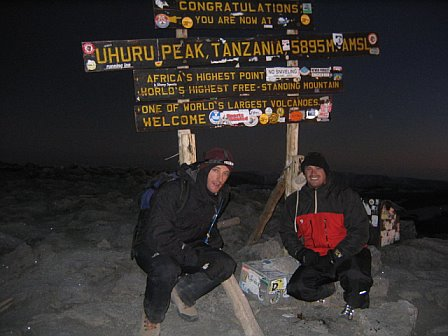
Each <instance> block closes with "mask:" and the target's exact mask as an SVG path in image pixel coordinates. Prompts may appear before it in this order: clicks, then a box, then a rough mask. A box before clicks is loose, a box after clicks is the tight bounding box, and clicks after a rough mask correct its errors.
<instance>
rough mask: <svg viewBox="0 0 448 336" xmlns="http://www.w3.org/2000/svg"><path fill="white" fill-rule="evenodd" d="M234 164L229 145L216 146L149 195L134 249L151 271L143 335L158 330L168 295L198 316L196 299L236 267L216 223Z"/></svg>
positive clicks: (186, 314)
mask: <svg viewBox="0 0 448 336" xmlns="http://www.w3.org/2000/svg"><path fill="white" fill-rule="evenodd" d="M233 165H234V163H233V158H232V155H231V153H230V152H229V151H228V150H225V149H222V148H213V149H211V150H209V151H208V152H207V153H206V154H205V158H204V161H202V162H198V163H196V164H193V165H190V166H187V165H182V166H181V169H180V171H179V176H180V178H179V179H176V180H174V181H171V182H167V183H165V184H164V185H162V186H161V187H160V188H159V189H158V190H157V192H156V193H155V194H154V196H153V198H152V199H151V209H150V211H147V212H146V213H145V215H144V217H143V221H144V228H145V229H144V232H143V235H144V236H143V237H144V238H143V242H142V243H141V244H140V245H139V246H137V247H136V253H135V259H136V261H137V264H138V265H139V266H140V267H141V268H142V269H143V270H144V271H145V273H146V274H147V283H146V291H145V298H144V304H143V306H144V313H145V315H144V318H145V321H144V324H143V326H142V330H141V335H145V336H149V335H151V336H155V335H159V334H160V324H161V322H163V320H164V318H165V313H166V311H167V310H168V308H169V305H170V300H171V301H173V303H174V304H175V305H176V306H177V311H178V313H179V315H180V316H181V317H182V318H183V319H185V320H187V321H195V320H197V319H198V313H197V311H196V309H195V307H194V305H195V302H196V300H198V299H199V298H200V297H202V296H203V295H205V294H207V293H209V292H210V291H211V290H213V289H214V288H215V287H217V286H218V285H219V284H221V283H222V282H223V281H225V280H226V279H228V278H229V277H230V276H231V275H232V274H233V272H234V271H235V267H236V262H235V261H234V260H233V259H232V257H230V256H229V255H228V254H226V253H225V252H224V251H222V250H221V248H222V247H223V240H222V238H221V235H220V233H219V231H218V228H217V226H216V222H217V218H218V217H219V215H220V214H221V213H222V211H223V209H224V208H225V206H226V204H227V202H228V199H229V187H228V186H227V185H226V184H225V183H226V181H227V179H228V178H229V176H230V172H231V170H232V168H233ZM182 184H184V185H185V184H187V187H186V188H187V189H188V196H187V197H188V198H187V201H186V203H185V205H184V206H183V207H182V208H181V209H180V210H179V195H180V194H181V191H182V188H183V186H182ZM184 188H185V187H184Z"/></svg>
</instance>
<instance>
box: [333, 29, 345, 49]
mask: <svg viewBox="0 0 448 336" xmlns="http://www.w3.org/2000/svg"><path fill="white" fill-rule="evenodd" d="M333 43H334V45H335V46H336V48H337V49H342V44H343V43H344V35H343V34H341V33H333Z"/></svg>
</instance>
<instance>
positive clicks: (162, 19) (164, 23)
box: [154, 14, 170, 28]
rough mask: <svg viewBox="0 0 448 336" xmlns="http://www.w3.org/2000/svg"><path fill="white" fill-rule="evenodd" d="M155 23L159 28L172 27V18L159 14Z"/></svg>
mask: <svg viewBox="0 0 448 336" xmlns="http://www.w3.org/2000/svg"><path fill="white" fill-rule="evenodd" d="M154 22H155V24H156V26H157V27H158V28H167V27H168V26H169V25H170V18H169V17H168V16H167V15H165V14H157V15H156V17H155V18H154Z"/></svg>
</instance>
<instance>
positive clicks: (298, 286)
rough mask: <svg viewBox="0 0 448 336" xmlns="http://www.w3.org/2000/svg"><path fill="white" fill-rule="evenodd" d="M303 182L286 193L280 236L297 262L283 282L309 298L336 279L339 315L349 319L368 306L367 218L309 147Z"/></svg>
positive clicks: (322, 294)
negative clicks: (340, 301)
mask: <svg viewBox="0 0 448 336" xmlns="http://www.w3.org/2000/svg"><path fill="white" fill-rule="evenodd" d="M301 170H302V172H303V173H304V174H305V177H306V181H307V184H306V185H305V186H304V187H303V188H302V189H301V190H300V191H297V192H296V193H293V194H291V195H290V196H288V198H287V199H286V202H285V206H286V212H285V213H286V216H285V220H284V221H283V223H282V225H281V228H280V236H281V238H282V241H283V244H284V246H285V248H286V249H287V251H288V253H289V254H290V255H291V256H292V257H294V258H296V259H297V260H299V261H300V266H299V267H298V268H297V270H296V271H295V273H294V274H293V275H292V277H291V279H290V280H289V283H288V285H287V292H288V294H289V295H291V296H293V297H295V298H296V299H299V300H303V301H308V302H313V301H318V300H322V299H324V298H326V297H328V296H330V295H332V294H333V293H334V291H335V286H334V282H336V281H340V284H341V287H342V288H343V289H344V300H345V302H346V305H345V307H344V309H343V310H342V312H341V316H343V317H346V318H348V319H349V320H351V319H353V316H354V310H355V309H356V308H361V309H364V308H368V307H369V302H370V301H369V290H370V287H371V286H372V284H373V280H372V276H371V254H370V251H369V249H368V248H367V241H368V239H369V220H368V217H367V213H366V211H365V209H364V206H363V204H362V201H361V198H360V196H359V195H358V194H357V193H356V192H354V191H353V190H352V189H350V188H349V187H347V186H343V185H341V184H339V183H336V181H334V178H333V176H332V174H331V172H330V167H329V165H328V163H327V161H326V160H325V158H324V157H323V156H322V155H321V154H320V153H316V152H312V153H308V155H307V156H306V157H305V159H304V160H303V162H302V164H301Z"/></svg>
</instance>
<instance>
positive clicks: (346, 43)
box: [81, 32, 380, 72]
mask: <svg viewBox="0 0 448 336" xmlns="http://www.w3.org/2000/svg"><path fill="white" fill-rule="evenodd" d="M81 48H82V52H83V59H84V70H85V71H86V72H100V71H116V70H134V69H142V68H152V69H156V68H161V67H165V68H166V67H171V68H173V67H178V66H207V67H210V66H213V67H218V66H223V65H226V66H227V65H234V66H236V65H238V66H243V65H250V66H256V65H261V66H264V65H266V64H270V65H271V66H286V65H288V62H289V63H290V62H292V61H299V60H300V61H303V60H304V59H305V60H308V59H309V58H322V57H324V58H330V57H343V56H368V55H371V56H377V55H379V53H380V49H379V43H378V35H377V34H376V33H364V32H361V33H356V32H355V33H352V32H347V33H334V34H333V33H316V32H313V33H309V34H301V33H299V34H297V35H262V36H258V37H256V38H253V37H233V38H219V37H213V38H211V37H210V38H205V37H196V38H158V39H141V40H139V39H136V40H116V41H89V42H82V44H81Z"/></svg>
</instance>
